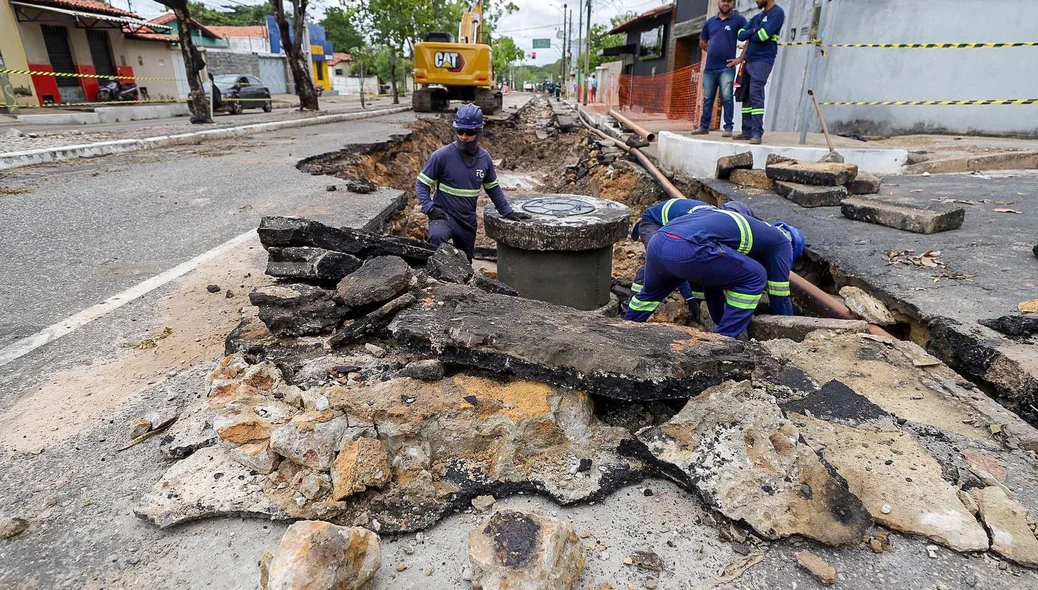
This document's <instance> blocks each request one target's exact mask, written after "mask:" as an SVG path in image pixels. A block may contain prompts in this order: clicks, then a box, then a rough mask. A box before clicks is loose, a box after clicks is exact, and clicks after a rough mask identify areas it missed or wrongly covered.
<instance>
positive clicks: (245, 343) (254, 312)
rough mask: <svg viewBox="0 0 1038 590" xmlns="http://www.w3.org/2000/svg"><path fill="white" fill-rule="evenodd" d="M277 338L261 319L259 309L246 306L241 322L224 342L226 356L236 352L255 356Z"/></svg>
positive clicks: (242, 311)
mask: <svg viewBox="0 0 1038 590" xmlns="http://www.w3.org/2000/svg"><path fill="white" fill-rule="evenodd" d="M276 341H277V338H275V337H274V335H273V334H271V332H270V328H268V327H267V325H266V324H264V323H263V320H261V319H260V318H259V308H258V307H256V306H255V305H245V306H243V307H242V308H241V320H239V321H238V325H237V326H235V327H234V329H233V330H231V333H230V334H228V335H227V338H226V339H225V340H224V345H223V349H224V354H234V353H236V352H249V353H252V354H255V353H256V352H257V351H260V350H262V349H263V347H264V346H269V345H271V344H274V343H275V342H276Z"/></svg>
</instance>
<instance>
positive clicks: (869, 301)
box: [840, 285, 897, 326]
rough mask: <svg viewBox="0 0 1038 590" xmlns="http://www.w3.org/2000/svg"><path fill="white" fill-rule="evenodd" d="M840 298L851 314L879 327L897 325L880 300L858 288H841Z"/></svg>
mask: <svg viewBox="0 0 1038 590" xmlns="http://www.w3.org/2000/svg"><path fill="white" fill-rule="evenodd" d="M840 297H843V302H844V304H845V305H847V308H848V309H850V310H851V313H853V314H854V315H856V316H858V317H859V318H861V319H863V320H865V321H866V322H868V323H870V324H876V325H877V326H893V325H894V324H896V323H897V321H895V320H894V316H893V315H892V314H891V313H890V310H889V309H887V306H886V305H883V302H882V301H880V300H879V299H876V298H875V297H873V296H872V295H869V294H868V293H866V292H865V291H863V290H861V289H859V288H858V287H851V286H849V285H848V286H845V287H842V288H840Z"/></svg>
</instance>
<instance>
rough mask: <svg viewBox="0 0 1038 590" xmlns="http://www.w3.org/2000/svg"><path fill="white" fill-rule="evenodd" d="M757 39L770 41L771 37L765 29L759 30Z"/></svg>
mask: <svg viewBox="0 0 1038 590" xmlns="http://www.w3.org/2000/svg"><path fill="white" fill-rule="evenodd" d="M757 38H758V39H760V40H761V41H767V40H768V39H770V38H771V36H770V35H768V32H767V31H765V30H764V29H757Z"/></svg>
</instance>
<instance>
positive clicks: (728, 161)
mask: <svg viewBox="0 0 1038 590" xmlns="http://www.w3.org/2000/svg"><path fill="white" fill-rule="evenodd" d="M751 168H753V152H743V153H741V154H735V155H732V156H721V157H720V158H718V159H717V169H716V171H715V172H714V177H715V178H721V179H727V178H729V177H730V176H731V175H732V172H733V171H735V170H748V169H751Z"/></svg>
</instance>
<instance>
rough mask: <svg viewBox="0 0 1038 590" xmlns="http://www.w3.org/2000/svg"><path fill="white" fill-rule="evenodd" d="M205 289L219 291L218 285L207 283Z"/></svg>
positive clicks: (212, 291) (211, 291) (213, 291)
mask: <svg viewBox="0 0 1038 590" xmlns="http://www.w3.org/2000/svg"><path fill="white" fill-rule="evenodd" d="M205 290H206V291H209V292H210V293H219V292H220V285H209V286H207V287H206V288H205Z"/></svg>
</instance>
